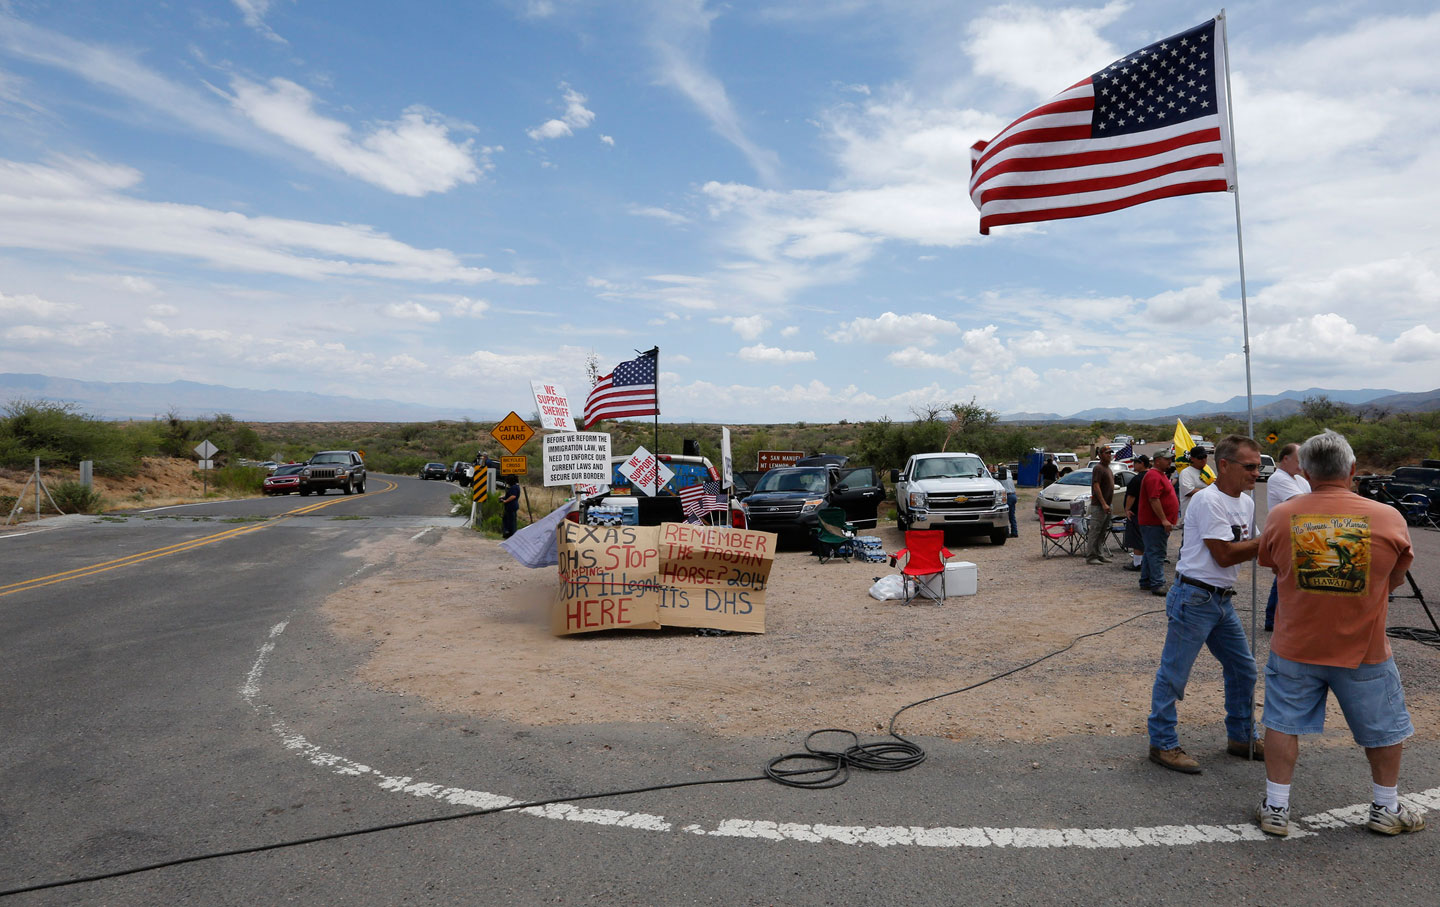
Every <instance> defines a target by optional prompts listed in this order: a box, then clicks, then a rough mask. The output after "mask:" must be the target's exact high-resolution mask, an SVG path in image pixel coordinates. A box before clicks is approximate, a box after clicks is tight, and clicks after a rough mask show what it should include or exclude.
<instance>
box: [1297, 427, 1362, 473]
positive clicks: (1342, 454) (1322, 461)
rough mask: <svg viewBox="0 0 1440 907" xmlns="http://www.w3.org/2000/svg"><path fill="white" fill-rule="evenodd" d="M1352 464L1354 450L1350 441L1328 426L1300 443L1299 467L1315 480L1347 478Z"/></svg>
mask: <svg viewBox="0 0 1440 907" xmlns="http://www.w3.org/2000/svg"><path fill="white" fill-rule="evenodd" d="M1354 466H1355V451H1354V450H1352V449H1351V448H1350V442H1349V441H1346V440H1345V436H1344V435H1342V434H1338V433H1337V432H1334V431H1331V430H1330V429H1328V428H1327V429H1325V430H1324V431H1322V432H1321V433H1320V434H1318V435H1315V436H1313V437H1311V438H1309V439H1307V440H1306V441H1305V443H1304V444H1301V445H1300V468H1301V469H1303V470H1305V472H1306V473H1308V474H1309V476H1310V478H1312V479H1314V480H1316V481H1320V482H1324V481H1331V480H1334V479H1348V478H1350V470H1351V469H1352V468H1353V467H1354Z"/></svg>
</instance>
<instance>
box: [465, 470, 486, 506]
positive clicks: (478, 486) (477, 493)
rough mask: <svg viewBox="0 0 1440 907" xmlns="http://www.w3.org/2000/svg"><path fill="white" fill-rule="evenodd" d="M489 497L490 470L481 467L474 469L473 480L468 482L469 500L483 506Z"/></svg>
mask: <svg viewBox="0 0 1440 907" xmlns="http://www.w3.org/2000/svg"><path fill="white" fill-rule="evenodd" d="M489 497H490V470H488V469H486V468H485V467H484V466H483V465H481V466H477V467H476V468H475V478H473V479H471V480H470V500H472V501H474V502H475V503H477V504H483V503H485V501H486V500H487V499H488V498H489Z"/></svg>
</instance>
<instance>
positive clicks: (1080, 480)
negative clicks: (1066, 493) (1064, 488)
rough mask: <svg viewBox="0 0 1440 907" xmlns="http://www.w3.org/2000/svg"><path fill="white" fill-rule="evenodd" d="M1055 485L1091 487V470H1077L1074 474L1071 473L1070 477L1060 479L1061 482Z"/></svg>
mask: <svg viewBox="0 0 1440 907" xmlns="http://www.w3.org/2000/svg"><path fill="white" fill-rule="evenodd" d="M1055 484H1056V485H1089V484H1090V470H1088V469H1077V470H1075V471H1074V472H1072V473H1070V474H1069V475H1066V476H1061V477H1060V481H1058V482H1056V483H1055Z"/></svg>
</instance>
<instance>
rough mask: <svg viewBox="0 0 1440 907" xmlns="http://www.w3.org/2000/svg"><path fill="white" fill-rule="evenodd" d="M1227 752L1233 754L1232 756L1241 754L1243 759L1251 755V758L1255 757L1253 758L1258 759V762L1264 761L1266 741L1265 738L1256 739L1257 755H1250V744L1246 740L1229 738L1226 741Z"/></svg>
mask: <svg viewBox="0 0 1440 907" xmlns="http://www.w3.org/2000/svg"><path fill="white" fill-rule="evenodd" d="M1225 752H1227V753H1229V754H1230V755H1232V756H1239V757H1240V758H1241V759H1244V758H1246V757H1249V758H1251V759H1253V760H1254V761H1256V762H1264V761H1265V741H1264V740H1256V741H1255V755H1254V756H1251V755H1250V744H1248V743H1246V742H1245V741H1244V740H1227V741H1226V742H1225Z"/></svg>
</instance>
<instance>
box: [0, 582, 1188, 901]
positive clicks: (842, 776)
mask: <svg viewBox="0 0 1440 907" xmlns="http://www.w3.org/2000/svg"><path fill="white" fill-rule="evenodd" d="M1164 611H1165V609H1164V608H1158V609H1155V610H1151V611H1142V612H1140V613H1139V614H1136V615H1135V616H1133V617H1127V618H1126V619H1124V620H1122V621H1120V622H1119V623H1115V624H1111V625H1110V626H1108V627H1106V628H1104V629H1103V630H1095V631H1092V632H1090V633H1084V634H1081V635H1080V636H1077V637H1075V638H1074V639H1072V640H1070V644H1069V645H1067V646H1065V647H1064V648H1063V649H1056V650H1055V651H1054V652H1051V653H1049V654H1048V655H1042V656H1040V657H1039V658H1037V659H1035V660H1034V661H1029V662H1026V663H1025V664H1023V665H1020V666H1018V667H1014V668H1011V669H1010V670H1008V671H1004V672H1002V673H1000V674H996V675H994V676H992V677H987V678H985V679H984V680H981V681H979V682H978V683H972V684H970V685H969V686H966V687H961V688H960V689H958V690H951V691H950V692H948V693H940V694H938V695H935V696H930V697H927V698H925V699H921V700H918V701H916V702H912V703H910V704H909V705H905V706H901V707H900V708H899V709H897V710H896V712H895V714H893V715H891V716H890V729H889V734H890V737H891V738H893V742H892V741H891V740H880V741H878V742H874V743H861V742H860V738H859V737H858V736H857V735H856V734H855V732H854V731H850V730H846V729H844V728H823V729H821V730H818V731H811V732H810V733H809V734H808V735H806V737H805V749H804V751H803V752H798V753H789V754H787V755H784V756H777V757H775V758H774V759H771V760H770V761H769V762H768V763H767V764H766V766H765V773H764V774H763V775H749V776H746V777H743V778H708V779H704V780H700V781H676V782H673V783H670V784H653V785H649V786H647V787H635V788H629V789H627V790H612V791H603V792H601V793H595V794H573V795H570V796H565V797H551V798H550V799H547V800H528V801H525V802H523V803H512V804H510V805H509V806H496V807H491V808H490V809H472V810H467V811H465V812H460V813H452V814H450V815H446V816H431V817H428V818H424V819H409V820H407V821H404V822H390V823H387V824H385V825H370V826H366V827H364V828H355V829H351V830H350V831H337V832H331V833H330V834H324V835H314V836H312V837H308V838H292V839H290V840H286V841H277V842H274V843H272V844H259V845H256V846H254V847H237V848H235V849H233V850H220V851H211V852H209V853H202V854H195V855H194V856H189V857H180V858H178V859H174V860H165V861H162V862H159V863H147V864H145V865H143V866H133V867H131V868H129V869H117V870H115V871H113V872H102V873H96V874H94V875H88V876H81V877H79V878H74V879H62V880H59V881H52V882H42V883H40V884H37V885H26V886H24V887H21V888H7V889H4V890H0V898H5V897H10V896H11V895H16V894H27V893H29V892H34V891H45V890H47V889H51V888H63V887H66V886H69V885H81V884H85V883H87V882H100V881H104V880H106V879H118V878H122V877H124V876H130V875H137V874H139V873H142V872H152V871H154V870H157V869H168V868H170V867H172V866H184V865H185V864H187V863H200V862H203V861H206V860H218V859H220V858H222V857H238V856H243V855H245V854H253V853H264V852H265V851H267V850H283V849H285V848H289V847H299V846H301V845H304V844H318V843H320V842H322V841H336V840H339V839H341V838H353V837H357V836H359V835H369V834H376V833H378V832H382V831H394V830H396V829H400V828H411V827H413V826H417V825H431V824H434V823H439V822H453V821H455V820H457V819H473V818H475V817H477V816H488V815H492V814H494V813H500V812H511V811H513V810H517V809H530V808H532V807H536V806H549V805H550V804H552V803H570V802H574V801H577V800H598V799H602V798H607V797H625V796H630V795H632V794H643V793H649V792H651V791H661V790H673V789H675V788H681V787H699V786H703V785H710V784H739V783H742V782H748V781H764V780H766V779H769V780H771V781H774V782H776V783H778V784H783V785H785V786H786V787H799V788H809V789H812V790H823V789H826V788H831V787H839V786H840V785H842V784H844V783H845V782H846V781H848V780H850V769H851V767H854V768H857V769H861V770H864V771H872V772H903V771H907V770H909V769H912V768H914V767H915V766H917V765H919V764H920V763H922V762H924V761H925V750H923V749H921V747H920V745H919V744H917V743H915V742H914V741H911V740H907V739H906V738H904V737H902V736H900V735H899V734H897V733H896V732H895V720H896V719H897V718H899V717H900V715H901V713H903V712H905V711H908V710H909V709H913V708H915V707H916V706H920V705H925V704H926V703H929V702H935V701H936V700H939V699H944V698H946V697H947V696H955V695H957V694H960V693H965V692H969V691H970V690H974V689H976V688H978V687H983V686H985V684H987V683H993V682H995V681H997V680H1000V679H1001V678H1004V677H1009V676H1010V675H1011V674H1016V673H1019V672H1020V671H1023V670H1025V669H1027V668H1032V667H1034V666H1035V665H1037V664H1039V663H1040V662H1042V661H1045V660H1047V659H1050V658H1054V657H1055V656H1057V655H1061V654H1064V653H1065V652H1068V651H1070V650H1071V649H1073V648H1074V647H1075V644H1076V643H1078V642H1080V640H1082V639H1089V638H1090V637H1092V636H1100V635H1101V634H1104V633H1109V632H1110V631H1111V630H1114V629H1116V628H1117V627H1123V626H1124V625H1125V624H1128V623H1130V622H1132V621H1136V620H1139V619H1140V618H1142V617H1148V616H1150V615H1151V614H1163V613H1164ZM822 734H839V735H842V736H845V737H848V738H849V739H850V741H851V744H850V746H848V747H846V748H845V749H843V750H828V749H820V748H817V747H816V746H814V745H813V743H812V742H813V741H814V740H815V738H816V737H818V736H820V735H822ZM787 763H798V764H799V765H794V766H789V767H786V766H787ZM807 764H808V767H805V766H806V765H807ZM808 775H817V776H819V777H815V778H807V777H806V776H808Z"/></svg>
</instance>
